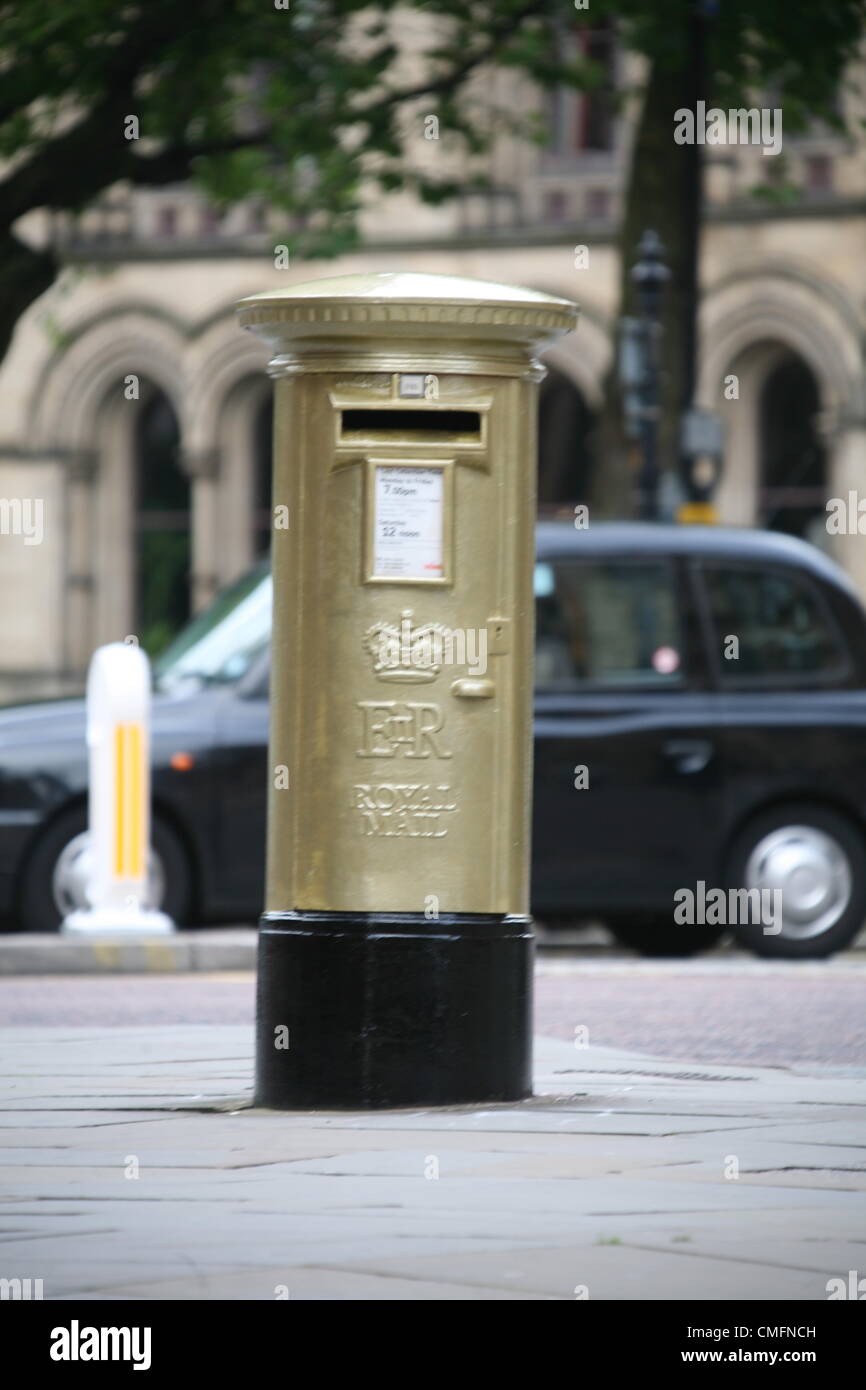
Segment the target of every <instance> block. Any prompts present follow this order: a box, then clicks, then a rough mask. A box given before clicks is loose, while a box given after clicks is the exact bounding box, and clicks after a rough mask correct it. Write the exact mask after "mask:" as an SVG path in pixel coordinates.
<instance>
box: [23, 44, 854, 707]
mask: <svg viewBox="0 0 866 1390" xmlns="http://www.w3.org/2000/svg"><path fill="white" fill-rule="evenodd" d="M594 42H596V43H597V44H599V52H598V55H597V56H599V57H600V59H601V61H604V62H605V63H607V64H608V66H609V72H610V81H611V84H612V85H616V84H618V83H620V82H621V81H622V80H623V76H624V74H625V73H627V72H628V69H629V65H630V64H632V63H633V60H632V59H630V58H629V57H628V55H623V54H621V53H619V52H617V50H616V49H615V47H614V46H613V44H612V43H610V44H609V45H607V46H606V43H605V40H604V38H603V37H602V38H601V39H596V40H594ZM513 80H514V79H513V78H512V77H510V76H507V77H505V76H502V75H495V74H493V75H490V76H489V77H487V78H485V81H486V82H487V83H489V85H490V87H491V89H492V90H493V92H494V95H495V94H496V89H497V84H498V85H499V86H501V84H503V83H504V82H511V83H513ZM499 95H500V96H505V95H506V92H505V91H504V90H503V91H502V92H500V93H499ZM507 95H508V96H509V99H510V100H512V101H514V100H516V99H519V100H523V101H529V100H532V96H531V94H530V93H528V92H521V93H518V94H516V95H515V94H514V93H513V92H510V93H508V94H507ZM846 100H854V98H853V97H846ZM549 104H550V116H551V130H552V136H551V140H550V143H549V145H548V146H547V147H546V148H544V149H541V148H538V147H534V146H530V145H528V144H520V143H517V142H516V141H514V140H513V139H511V138H507V139H503V140H501V141H500V142H499V143H498V145H497V147H496V149H495V150H494V152H493V155H492V157H491V160H490V173H491V176H492V187H491V189H490V191H489V192H486V193H484V194H483V195H482V194H477V193H476V194H473V195H472V196H468V197H466V198H464V199H461V200H458V201H455V202H453V203H451V204H448V205H445V206H443V207H438V208H432V209H431V208H429V207H422V206H419V205H417V204H415V203H414V202H413V201H412V200H411V199H410V198H408V197H407V196H402V195H401V196H394V197H391V198H388V199H379V200H378V201H377V202H376V203H375V204H374V205H373V206H371V208H370V210H369V211H368V213H367V214H366V216H365V220H364V227H363V230H364V248H363V251H362V252H359V253H357V254H352V255H348V256H344V257H342V258H341V259H339V260H337V261H333V262H329V263H322V262H317V263H315V264H302V263H294V262H290V265H289V268H288V269H277V268H276V266H275V254H274V248H275V245H277V244H283V243H285V244H288V245H289V246H290V243H291V237H290V235H284V234H283V235H281V234H280V221H279V219H278V218H276V219H274V218H272V217H270V216H269V214H268V213H267V211H266V210H264V209H262V208H261V207H258V206H256V205H249V204H244V205H240V206H237V207H234V208H232V209H231V210H230V212H229V213H228V214H227V215H225V216H219V215H217V213H216V212H215V211H214V209H213V208H211V207H209V206H208V204H207V202H206V201H205V200H204V199H203V198H202V197H201V196H200V195H199V194H198V193H197V192H195V191H194V190H191V189H189V188H188V187H185V186H183V187H180V186H179V187H176V188H165V189H160V190H146V191H130V190H129V189H126V188H123V187H118V188H115V189H112V190H111V191H110V193H109V194H108V195H107V196H106V197H105V199H104V200H103V201H102V202H101V203H100V204H99V205H98V206H96V207H94V208H93V209H91V210H90V211H89V212H88V213H87V214H86V215H84V216H83V217H82V218H80V219H79V220H77V221H76V222H74V223H72V222H69V221H68V220H63V219H58V220H57V221H56V222H54V223H53V224H52V225H51V226H50V227H43V228H41V230H42V231H43V232H44V234H47V235H50V236H52V237H53V238H54V239H55V240H56V241H57V243H58V244H59V245H60V247H61V248H62V250H63V255H64V260H65V269H64V272H63V274H62V276H61V277H60V279H59V281H58V282H57V283H56V284H55V285H54V287H53V288H52V289H51V290H50V291H49V292H48V293H47V294H46V295H45V296H43V298H42V299H41V300H40V301H39V302H38V303H37V304H35V305H33V306H32V307H31V309H30V310H29V311H28V313H27V314H26V315H25V316H24V318H23V320H22V321H21V323H20V325H19V328H18V330H17V333H16V336H15V339H14V342H13V345H12V348H11V350H10V352H9V354H8V356H7V358H6V360H5V362H4V363H3V365H2V368H0V593H2V604H0V699H2V700H6V701H8V700H12V699H17V698H22V697H25V696H30V695H48V694H53V693H57V692H61V691H64V690H67V689H73V688H78V687H79V686H80V684H81V681H82V677H83V673H84V672H85V670H86V667H87V662H88V659H89V657H90V654H91V652H92V650H93V648H94V646H96V645H98V644H99V643H102V642H106V641H110V640H116V639H118V638H122V637H123V636H125V635H126V634H129V633H136V634H140V635H141V636H142V637H143V639H144V640H146V641H149V642H151V643H152V644H158V642H159V641H160V640H163V639H164V638H165V636H166V635H168V634H169V633H170V632H171V631H172V630H174V629H175V628H176V627H177V625H178V624H179V623H181V622H182V621H183V620H184V619H185V618H186V617H187V616H189V614H190V613H192V612H195V611H196V610H197V609H199V608H200V607H201V605H202V604H204V603H206V602H207V601H208V600H209V599H210V598H211V597H212V596H213V595H214V593H215V592H216V591H217V590H218V589H219V588H220V587H221V586H222V585H224V584H225V583H227V582H228V581H230V580H232V579H234V578H235V577H236V576H237V575H238V574H240V573H241V572H242V571H243V570H244V569H245V568H246V567H248V566H249V565H250V564H251V563H252V562H253V560H254V559H255V557H256V556H257V555H259V554H260V553H261V552H263V551H264V550H266V548H267V542H268V535H269V516H270V512H269V508H270V496H269V461H270V444H269V430H270V405H269V397H270V383H269V381H268V379H267V377H266V375H265V373H264V365H265V363H264V357H263V353H262V349H261V346H260V345H259V344H258V343H257V341H256V340H254V339H253V338H252V337H250V336H248V335H246V334H244V333H242V332H241V331H240V330H239V329H238V327H237V323H236V319H235V315H234V305H235V302H236V301H237V300H238V299H239V298H241V297H242V296H243V295H246V294H250V293H254V292H256V291H259V290H263V289H267V288H268V287H270V286H275V285H284V284H286V283H289V282H290V281H300V280H305V279H310V278H313V277H315V276H318V275H325V274H334V275H336V274H345V273H350V272H353V271H357V270H367V271H369V270H377V269H383V270H386V269H395V268H398V269H407V270H423V271H441V272H448V273H456V274H461V275H471V276H478V277H480V278H482V279H488V280H503V281H509V282H514V283H519V284H525V285H529V286H532V287H534V288H536V289H540V290H546V291H549V292H552V293H555V294H562V295H566V296H570V297H574V298H576V299H578V300H579V302H580V304H581V307H582V316H581V322H580V326H579V329H578V331H577V333H575V334H574V335H573V336H572V337H571V338H570V339H569V340H566V341H565V342H564V343H563V344H562V345H560V346H558V347H557V348H556V349H555V350H553V351H551V352H550V353H549V354H548V357H547V359H546V360H547V366H548V369H549V371H548V377H547V380H546V382H545V383H544V386H543V395H542V412H541V426H540V431H541V439H540V445H541V460H540V474H539V498H540V502H541V504H542V505H543V506H545V507H547V508H551V507H555V506H556V505H557V504H566V503H572V502H574V501H589V502H590V504H591V503H592V494H593V422H594V418H595V416H596V414H597V412H598V409H599V406H600V403H601V399H602V388H603V380H604V376H605V373H606V372H607V370H608V368H609V366H610V363H611V360H612V355H613V353H614V349H615V338H616V313H617V289H618V273H619V267H618V252H617V243H616V228H617V223H618V219H619V216H620V211H621V202H622V194H623V187H624V181H625V175H626V169H627V163H628V158H629V143H630V138H631V133H632V131H633V120H632V118H631V116H630V114H629V113H628V112H626V113H625V114H624V115H623V116H615V115H614V114H613V112H612V109H611V108H610V106H609V105H608V104H607V103H606V102H605V100H604V97H603V93H602V95H601V96H598V97H592V98H589V97H584V96H579V95H576V94H572V93H555V94H553V95H552V96H551V97H550V98H549ZM855 114H856V113H855ZM862 114H863V113H862V112H860V115H861V116H862ZM420 119H421V118H420V117H419V122H420ZM419 129H420V124H419ZM421 139H423V137H422V136H420V135H419V141H420V140H421ZM423 154H424V156H425V157H427V158H435V157H436V151H435V149H427V148H425V149H424V150H423ZM708 161H709V162H708V177H707V220H706V227H705V234H704V242H703V251H702V265H701V285H702V299H701V311H700V332H701V351H700V379H699V388H698V390H699V403H700V404H702V405H704V406H706V407H708V408H710V409H713V410H715V411H717V412H719V413H720V415H721V418H722V424H723V428H724V436H725V451H724V466H723V471H722V476H721V483H720V487H719V491H718V494H717V502H718V505H719V511H720V515H721V519H722V520H723V521H726V522H732V523H736V524H743V525H769V526H776V527H781V528H782V529H786V530H790V531H793V532H796V533H799V534H805V535H808V536H810V537H811V538H812V539H815V540H816V541H817V542H818V543H820V544H823V545H825V546H827V547H828V548H832V549H833V550H834V552H835V553H836V555H837V557H838V558H839V559H840V561H841V563H842V564H843V565H844V566H845V567H846V568H847V569H848V570H849V571H850V572H851V574H852V576H853V577H854V579H855V582H856V583H857V584H858V587H859V588H860V589H861V591H862V592H863V593H864V597H866V560H864V541H863V539H862V538H861V537H860V536H859V535H845V536H838V537H833V538H830V537H828V536H827V528H826V525H825V506H826V502H827V499H828V498H830V497H847V496H848V493H849V491H851V490H852V489H853V490H857V489H859V488H860V487H861V483H863V482H864V475H866V372H864V362H866V140H863V139H861V140H860V141H859V143H858V142H856V141H853V140H850V139H846V138H843V137H840V136H839V135H837V134H834V133H832V132H828V131H815V132H813V133H812V134H810V135H809V136H804V137H800V138H797V139H794V138H790V139H789V138H787V137H786V139H785V161H786V173H787V176H788V177H789V178H790V179H792V180H793V182H794V183H795V184H796V186H797V188H798V189H799V196H798V199H797V201H796V203H794V204H788V205H781V206H776V207H770V206H768V205H767V204H766V203H762V202H760V201H756V199H755V198H754V197H753V196H752V194H751V192H750V190H751V189H752V187H753V185H754V184H755V183H756V182H758V180H759V178H761V177H766V174H767V168H766V166H767V165H768V164H769V163H770V162H771V161H769V160H766V159H762V156H761V152H760V150H759V149H756V148H754V147H750V146H728V147H724V148H718V147H717V148H713V149H712V150H709V149H708ZM39 232H40V228H39V227H37V228H36V230H35V233H34V234H37V235H38V234H39ZM577 246H585V247H586V248H587V249H588V255H587V256H585V257H584V256H580V257H576V256H575V247H577ZM584 260H585V261H586V264H585V265H581V268H577V264H576V262H583V261H584ZM731 377H736V378H737V388H738V394H737V397H736V399H730V400H729V399H726V393H725V389H724V386H725V382H726V380H729V379H730V378H731ZM594 462H595V466H596V468H598V467H601V466H603V463H602V461H600V460H597V459H596V460H595V461H594ZM596 476H597V474H596ZM864 496H866V489H864ZM16 499H20V504H19V506H18V510H17V511H16V506H15V505H13V504H14V503H15V502H16ZM27 501H29V502H30V503H31V513H33V509H34V507H35V504H36V503H40V504H41V507H40V509H39V510H40V513H41V524H40V527H39V528H38V529H39V532H40V533H41V534H39V535H38V536H37V533H36V530H37V528H36V527H35V524H34V526H33V527H30V528H25V527H23V526H22V525H21V524H20V518H21V516H22V515H24V516H26V515H27V514H28V513H27V512H26V511H24V512H23V513H22V511H21V507H22V506H23V504H24V503H25V502H27ZM16 517H17V518H18V519H19V524H16ZM25 529H29V530H30V532H31V534H29V535H26V534H24V533H23V532H24V530H25ZM864 529H866V521H864ZM37 540H38V543H37Z"/></svg>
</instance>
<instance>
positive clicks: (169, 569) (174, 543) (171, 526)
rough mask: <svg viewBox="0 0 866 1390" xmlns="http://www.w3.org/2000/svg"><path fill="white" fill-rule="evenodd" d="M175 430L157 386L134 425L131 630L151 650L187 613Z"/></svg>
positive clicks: (185, 535)
mask: <svg viewBox="0 0 866 1390" xmlns="http://www.w3.org/2000/svg"><path fill="white" fill-rule="evenodd" d="M179 445H180V431H179V429H178V423H177V418H176V416H175V413H174V411H173V409H172V407H171V404H170V402H169V401H168V400H167V399H166V397H165V396H164V395H163V394H162V392H160V391H154V392H153V393H152V394H151V395H150V397H149V398H148V399H146V400H144V402H143V404H142V406H141V409H140V410H139V412H138V418H137V420H136V424H135V455H134V456H135V522H134V542H135V632H136V635H137V637H138V639H139V641H140V643H141V645H142V646H143V647H144V648H145V650H146V651H147V652H148V653H149V654H150V655H151V656H154V655H157V654H158V653H159V652H160V651H161V650H162V649H163V647H165V646H166V645H167V643H168V642H170V641H171V638H172V637H173V636H174V634H175V633H176V632H177V631H178V629H179V628H180V627H182V626H183V624H184V623H185V622H186V621H187V619H188V618H189V615H190V559H191V550H190V487H189V479H188V478H187V476H186V474H185V473H184V472H183V471H182V469H181V467H180V463H179Z"/></svg>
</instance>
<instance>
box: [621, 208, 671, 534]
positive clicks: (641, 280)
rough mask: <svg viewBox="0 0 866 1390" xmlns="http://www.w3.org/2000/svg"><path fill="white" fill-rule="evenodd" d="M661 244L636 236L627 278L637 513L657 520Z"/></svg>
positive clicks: (650, 234)
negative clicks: (635, 390) (635, 317)
mask: <svg viewBox="0 0 866 1390" xmlns="http://www.w3.org/2000/svg"><path fill="white" fill-rule="evenodd" d="M663 255H664V247H663V246H662V243H661V239H660V237H659V235H658V233H657V232H654V231H650V230H647V231H645V232H644V234H643V236H642V237H641V239H640V244H639V246H638V257H639V259H638V260H637V261H636V263H635V265H634V266H633V267H632V272H631V278H632V281H633V282H634V284H635V286H636V288H637V295H638V307H639V309H640V318H639V321H638V322H639V343H640V352H641V368H642V370H641V384H640V390H639V395H640V439H641V453H642V460H641V469H640V474H639V477H638V491H639V495H640V503H639V514H640V517H641V519H642V520H644V521H656V520H658V481H659V468H658V428H659V417H660V414H661V408H660V396H661V373H660V365H659V356H660V353H659V346H660V339H661V332H662V326H661V318H660V312H661V304H662V295H663V292H664V287H665V285H666V284H667V282H668V280H669V279H670V274H671V273H670V271H669V270H668V267H667V266H666V265H665V263H664V260H663V259H662V257H663Z"/></svg>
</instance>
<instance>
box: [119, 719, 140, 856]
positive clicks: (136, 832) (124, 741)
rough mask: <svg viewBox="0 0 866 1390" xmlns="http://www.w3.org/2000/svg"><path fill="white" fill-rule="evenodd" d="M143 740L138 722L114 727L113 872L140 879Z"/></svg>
mask: <svg viewBox="0 0 866 1390" xmlns="http://www.w3.org/2000/svg"><path fill="white" fill-rule="evenodd" d="M143 751H144V740H143V739H142V731H141V725H140V724H116V725H115V726H114V873H115V877H116V878H141V877H142V875H143V872H144V819H145V818H144V806H143V804H142V794H143V790H144V768H143V766H142V757H143Z"/></svg>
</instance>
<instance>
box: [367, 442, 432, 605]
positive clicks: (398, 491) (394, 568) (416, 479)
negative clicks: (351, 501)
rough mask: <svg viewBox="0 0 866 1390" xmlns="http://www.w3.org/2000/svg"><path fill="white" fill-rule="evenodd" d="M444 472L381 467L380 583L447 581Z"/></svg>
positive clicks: (376, 568) (376, 536) (376, 552)
mask: <svg viewBox="0 0 866 1390" xmlns="http://www.w3.org/2000/svg"><path fill="white" fill-rule="evenodd" d="M442 503H443V470H442V469H441V468H392V467H390V466H388V467H383V466H381V465H379V466H377V468H376V516H375V521H374V528H373V574H374V575H375V576H376V577H377V578H380V579H441V578H442V527H443V505H442Z"/></svg>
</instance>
